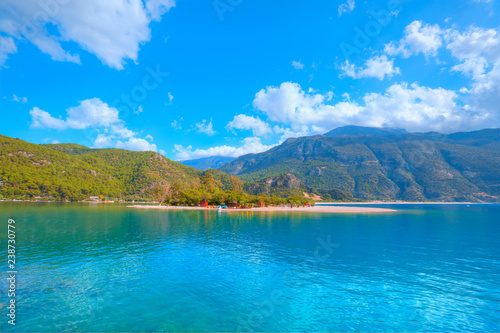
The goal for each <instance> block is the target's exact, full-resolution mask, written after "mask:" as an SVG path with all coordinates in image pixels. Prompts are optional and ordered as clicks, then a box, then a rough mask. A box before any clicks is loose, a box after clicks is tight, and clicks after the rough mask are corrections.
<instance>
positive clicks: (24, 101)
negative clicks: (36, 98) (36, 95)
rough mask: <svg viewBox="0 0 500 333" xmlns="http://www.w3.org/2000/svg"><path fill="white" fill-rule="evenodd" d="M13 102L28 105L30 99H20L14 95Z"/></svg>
mask: <svg viewBox="0 0 500 333" xmlns="http://www.w3.org/2000/svg"><path fill="white" fill-rule="evenodd" d="M11 102H22V103H27V102H28V99H27V98H26V97H19V96H17V95H15V94H14V95H12V99H11Z"/></svg>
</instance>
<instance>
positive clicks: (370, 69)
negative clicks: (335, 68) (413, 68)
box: [340, 55, 400, 80]
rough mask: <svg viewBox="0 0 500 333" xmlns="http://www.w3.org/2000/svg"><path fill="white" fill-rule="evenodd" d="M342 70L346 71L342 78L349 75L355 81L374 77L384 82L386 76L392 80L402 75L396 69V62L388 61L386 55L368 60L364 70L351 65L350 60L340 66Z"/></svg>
mask: <svg viewBox="0 0 500 333" xmlns="http://www.w3.org/2000/svg"><path fill="white" fill-rule="evenodd" d="M340 69H341V70H342V71H344V73H343V74H342V75H341V76H345V75H347V76H349V77H352V78H353V79H361V78H369V77H374V78H377V79H379V80H383V79H384V78H385V76H387V77H388V78H391V77H392V76H394V75H397V74H400V70H399V68H398V67H396V68H394V60H388V59H387V56H386V55H382V56H380V57H377V56H375V57H373V58H371V59H368V60H367V61H366V64H365V67H364V68H360V67H356V66H355V65H354V64H351V63H349V60H346V61H345V63H343V64H342V65H341V66H340Z"/></svg>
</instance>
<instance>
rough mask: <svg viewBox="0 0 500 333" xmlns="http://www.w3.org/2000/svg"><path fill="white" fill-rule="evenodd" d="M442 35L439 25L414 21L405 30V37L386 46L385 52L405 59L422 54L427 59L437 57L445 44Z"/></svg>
mask: <svg viewBox="0 0 500 333" xmlns="http://www.w3.org/2000/svg"><path fill="white" fill-rule="evenodd" d="M442 33H443V32H442V30H441V28H440V27H439V26H438V25H437V24H435V25H430V24H424V23H423V22H422V21H413V22H412V23H410V24H409V25H408V26H407V27H406V28H405V31H404V37H403V38H402V39H401V40H400V41H399V42H394V41H392V42H390V43H389V44H386V45H385V52H386V53H387V54H389V55H398V54H401V55H402V56H403V57H404V58H408V57H410V56H411V55H417V54H420V53H422V54H423V55H425V56H426V57H429V56H436V55H437V50H438V49H439V48H440V47H441V46H442V44H443V39H442Z"/></svg>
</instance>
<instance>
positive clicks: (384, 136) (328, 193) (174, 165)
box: [0, 126, 500, 202]
mask: <svg viewBox="0 0 500 333" xmlns="http://www.w3.org/2000/svg"><path fill="white" fill-rule="evenodd" d="M227 162H229V163H227ZM183 163H186V164H188V165H191V166H193V167H191V166H188V165H184V164H181V163H178V162H174V161H171V160H169V159H167V158H165V157H164V156H162V155H160V154H157V153H154V152H135V151H127V150H121V149H92V148H87V147H84V146H80V145H76V144H55V145H54V144H52V145H37V144H32V143H28V142H26V141H22V140H19V139H13V138H9V137H6V136H1V135H0V198H1V197H2V196H3V197H7V198H13V197H35V196H50V197H53V198H56V199H70V200H80V199H83V198H85V197H88V196H90V195H99V194H102V195H105V196H111V197H120V198H128V199H141V198H148V197H150V196H149V195H150V191H151V190H152V189H153V188H154V187H155V186H157V185H159V184H169V183H171V182H173V181H174V180H180V181H181V182H184V183H186V184H189V183H192V182H196V181H197V178H198V177H200V175H202V174H203V173H204V171H200V170H205V169H208V170H209V171H210V172H211V173H212V174H213V175H214V178H215V179H216V180H218V181H219V182H220V183H221V184H222V186H223V189H224V190H227V189H229V188H230V186H231V185H230V184H231V183H232V180H231V176H230V174H231V175H234V176H237V177H239V178H241V179H242V180H243V181H244V183H243V188H244V189H245V191H246V192H247V193H249V194H255V195H256V194H260V193H265V194H269V195H278V196H288V195H298V194H300V195H306V196H307V195H314V196H317V195H320V196H322V197H323V198H326V199H327V200H329V199H330V198H331V199H333V200H341V201H346V200H374V199H377V200H406V201H429V200H432V201H474V202H499V201H500V129H485V130H480V131H474V132H460V133H453V134H440V133H435V132H429V133H407V132H406V131H405V130H395V129H381V128H370V127H356V126H347V127H342V128H337V129H335V130H333V131H331V132H328V133H326V134H325V135H316V136H309V137H300V138H290V139H288V140H286V141H285V142H284V143H282V144H281V145H279V146H276V147H274V148H272V149H270V150H268V151H266V152H263V153H259V154H248V155H244V156H240V157H238V158H237V159H232V158H224V157H220V156H215V157H210V158H204V159H199V160H192V161H185V162H183ZM224 163H227V164H225V165H222V164H224ZM220 165H222V166H220ZM215 166H220V167H219V169H218V170H214V169H213V168H214V167H215ZM195 168H197V169H199V170H196V169H195ZM304 193H306V194H304Z"/></svg>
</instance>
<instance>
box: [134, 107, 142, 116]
mask: <svg viewBox="0 0 500 333" xmlns="http://www.w3.org/2000/svg"><path fill="white" fill-rule="evenodd" d="M142 111H144V109H143V108H142V105H139V106H138V107H137V110H135V111H134V113H135V114H141V113H142Z"/></svg>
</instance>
